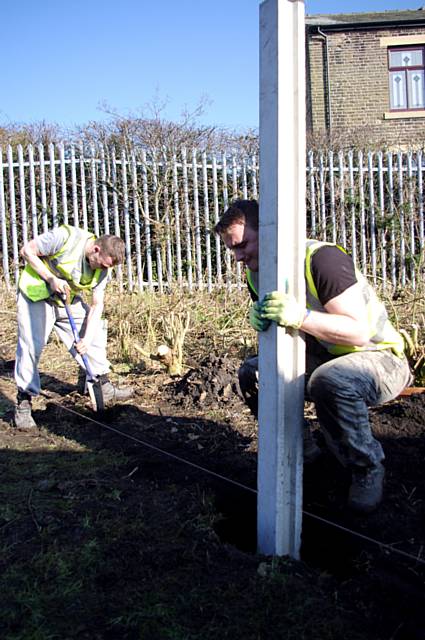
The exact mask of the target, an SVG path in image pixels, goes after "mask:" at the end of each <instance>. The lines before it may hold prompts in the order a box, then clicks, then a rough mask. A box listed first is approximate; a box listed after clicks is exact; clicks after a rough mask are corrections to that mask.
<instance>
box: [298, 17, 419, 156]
mask: <svg viewBox="0 0 425 640" xmlns="http://www.w3.org/2000/svg"><path fill="white" fill-rule="evenodd" d="M306 66H307V130H308V131H309V133H311V134H312V135H313V137H320V136H322V137H323V136H326V137H327V138H331V139H332V138H333V139H338V137H340V138H344V136H345V137H347V134H349V135H350V136H351V137H352V138H355V137H356V136H358V137H359V139H360V140H361V139H362V136H363V138H364V139H365V140H369V141H370V142H375V143H379V141H380V140H385V141H386V142H387V143H388V144H389V145H390V146H399V147H402V148H403V147H405V148H407V147H411V146H416V147H418V146H423V145H424V144H425V77H424V75H425V7H424V8H423V9H420V10H415V11H385V12H384V13H353V14H338V15H311V16H306Z"/></svg>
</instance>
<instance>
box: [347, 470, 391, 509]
mask: <svg viewBox="0 0 425 640" xmlns="http://www.w3.org/2000/svg"><path fill="white" fill-rule="evenodd" d="M384 476H385V469H384V467H383V466H382V464H380V463H378V464H377V465H375V466H374V467H369V468H365V469H362V468H357V469H355V470H354V471H353V473H352V478H351V487H350V491H349V494H348V506H349V507H350V509H353V510H354V511H359V512H361V513H370V512H371V511H374V510H375V509H376V507H377V506H378V505H379V503H380V502H381V500H382V494H383V490H384Z"/></svg>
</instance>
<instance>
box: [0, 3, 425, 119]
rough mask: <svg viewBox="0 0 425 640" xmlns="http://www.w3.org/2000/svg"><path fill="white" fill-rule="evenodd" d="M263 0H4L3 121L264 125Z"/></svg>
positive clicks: (364, 6) (317, 7)
mask: <svg viewBox="0 0 425 640" xmlns="http://www.w3.org/2000/svg"><path fill="white" fill-rule="evenodd" d="M420 5H421V0H416V2H415V1H414V0H386V1H384V0H357V1H355V0H339V1H336V0H333V1H331V0H324V1H322V2H320V1H319V0H307V2H306V13H308V14H315V13H354V12H362V11H386V10H397V9H417V8H419V6H420ZM258 7H259V0H211V1H208V0H150V1H148V0H66V1H62V0H59V1H58V0H20V1H19V2H15V1H13V0H3V2H2V11H1V22H2V35H1V44H2V54H3V55H2V74H1V76H2V82H1V85H2V89H1V93H0V95H1V97H0V124H7V123H12V122H18V123H19V122H21V123H34V122H39V121H42V120H45V121H46V122H48V123H58V124H60V125H63V126H70V127H72V126H73V125H77V124H78V125H84V124H85V123H86V122H88V121H89V120H104V119H106V118H107V116H106V115H105V113H104V112H103V111H102V110H101V109H100V108H99V106H100V105H101V104H102V103H106V104H108V105H109V106H110V107H112V108H114V109H115V110H116V111H117V112H118V113H119V114H121V115H127V114H130V113H132V114H136V113H139V114H140V113H142V112H145V113H146V105H148V104H152V102H153V101H155V99H156V97H157V98H159V100H160V101H161V102H165V103H166V107H165V109H164V111H163V112H162V115H163V116H164V117H166V118H168V119H170V120H179V119H180V117H181V113H182V110H183V109H184V108H187V109H188V110H189V111H192V110H193V109H194V108H195V107H196V105H197V104H198V103H199V101H200V100H201V99H202V97H206V98H207V99H208V105H207V106H206V109H205V113H204V115H203V116H202V117H201V119H200V122H202V123H205V124H211V125H218V126H222V127H226V128H230V129H234V128H236V129H245V128H248V127H256V126H257V125H258Z"/></svg>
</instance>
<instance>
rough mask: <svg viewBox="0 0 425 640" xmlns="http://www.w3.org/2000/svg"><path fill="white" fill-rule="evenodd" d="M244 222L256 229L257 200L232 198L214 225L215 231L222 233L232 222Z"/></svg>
mask: <svg viewBox="0 0 425 640" xmlns="http://www.w3.org/2000/svg"><path fill="white" fill-rule="evenodd" d="M238 223H239V224H246V225H248V226H249V227H251V229H254V230H255V231H257V230H258V202H257V200H242V199H240V200H234V202H232V204H231V205H230V207H229V208H228V209H227V210H226V211H225V212H224V213H223V215H222V216H221V218H220V220H219V221H218V222H217V224H216V225H215V227H214V231H215V233H218V234H222V233H224V232H225V231H227V229H229V227H232V226H233V225H234V224H238Z"/></svg>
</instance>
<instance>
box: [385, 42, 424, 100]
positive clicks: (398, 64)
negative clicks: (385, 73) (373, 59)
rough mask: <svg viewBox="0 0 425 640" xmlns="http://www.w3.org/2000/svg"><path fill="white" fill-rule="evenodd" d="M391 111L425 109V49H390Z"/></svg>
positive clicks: (422, 47)
mask: <svg viewBox="0 0 425 640" xmlns="http://www.w3.org/2000/svg"><path fill="white" fill-rule="evenodd" d="M388 70H389V81H390V109H391V111H415V110H417V109H424V108H425V83H424V77H425V47H424V46H416V47H397V48H389V49H388Z"/></svg>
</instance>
